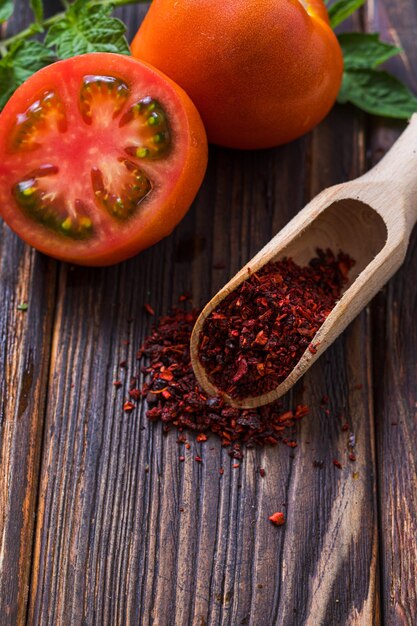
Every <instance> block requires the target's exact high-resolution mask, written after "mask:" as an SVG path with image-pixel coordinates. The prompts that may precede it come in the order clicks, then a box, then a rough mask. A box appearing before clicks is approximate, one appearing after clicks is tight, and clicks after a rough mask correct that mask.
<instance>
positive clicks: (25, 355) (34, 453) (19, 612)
mask: <svg viewBox="0 0 417 626" xmlns="http://www.w3.org/2000/svg"><path fill="white" fill-rule="evenodd" d="M15 8H16V11H15V15H14V18H13V19H12V20H11V22H10V25H9V32H12V31H16V30H20V28H22V27H23V26H24V25H25V24H26V23H27V22H28V20H29V19H30V9H29V6H28V3H27V2H23V1H16V2H15ZM55 270H56V267H55V263H54V262H53V261H50V260H47V259H46V258H45V257H43V256H41V255H38V254H35V253H34V252H33V251H31V250H30V249H29V248H28V247H26V246H24V245H23V244H22V242H21V241H19V240H18V239H17V237H16V236H15V235H13V234H12V233H11V232H10V230H9V229H8V228H7V227H6V226H4V224H3V223H1V225H0V302H1V309H0V466H1V472H0V622H1V624H2V626H3V625H4V626H7V625H9V624H24V623H25V620H26V611H27V599H28V593H29V584H30V569H31V555H32V547H33V531H34V524H35V514H36V504H37V495H38V481H39V461H40V450H41V443H42V437H43V418H44V409H45V402H46V381H47V376H48V367H49V355H50V340H51V326H52V320H53V313H54V287H55ZM22 303H26V304H27V305H28V309H27V311H22V310H19V309H18V306H19V305H20V304H22Z"/></svg>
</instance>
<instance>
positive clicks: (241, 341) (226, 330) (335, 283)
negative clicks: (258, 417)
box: [199, 250, 354, 399]
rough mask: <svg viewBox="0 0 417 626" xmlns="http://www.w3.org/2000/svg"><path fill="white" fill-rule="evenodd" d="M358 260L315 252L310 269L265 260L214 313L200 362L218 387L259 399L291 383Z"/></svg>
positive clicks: (204, 335)
mask: <svg viewBox="0 0 417 626" xmlns="http://www.w3.org/2000/svg"><path fill="white" fill-rule="evenodd" d="M353 264H354V261H353V260H352V259H351V258H350V257H349V256H348V255H347V254H344V253H343V252H340V253H339V254H338V255H337V256H335V255H334V254H333V252H332V251H331V250H326V251H323V250H317V257H315V258H313V259H312V260H311V261H310V263H309V265H307V266H306V267H300V266H299V265H297V264H296V263H294V261H293V260H292V259H290V258H285V259H283V260H281V261H277V262H273V263H272V262H270V263H267V264H266V265H265V266H264V267H262V268H261V269H260V270H259V271H258V272H256V273H255V274H252V275H251V276H250V277H249V278H248V279H247V280H246V281H245V282H243V283H242V284H241V285H240V286H239V287H238V288H237V289H236V290H235V291H233V292H232V293H230V294H229V295H228V296H227V297H226V298H225V299H224V300H223V301H222V302H221V303H220V304H219V306H218V307H217V308H216V309H215V310H214V311H213V312H212V313H211V315H210V316H209V317H208V318H207V320H206V321H205V323H204V326H203V330H202V332H201V335H200V343H199V357H200V360H201V363H202V364H203V366H204V368H205V369H206V372H207V375H208V377H209V379H210V380H211V382H212V383H213V384H214V385H215V386H216V387H217V389H219V390H221V391H223V392H225V393H227V394H228V395H229V396H230V397H232V398H239V399H241V398H247V397H252V396H258V395H261V394H263V393H266V392H268V391H271V390H272V389H275V387H277V386H278V385H279V384H280V383H282V382H283V380H285V378H287V376H288V375H289V374H290V372H291V371H292V370H293V369H294V367H295V365H296V364H297V362H298V361H299V360H300V358H301V356H302V355H303V353H304V352H305V351H306V350H307V349H309V350H310V352H312V353H313V354H315V353H316V352H317V345H318V344H314V345H313V344H312V343H311V342H312V340H313V338H314V335H315V334H316V333H317V331H318V329H319V328H320V326H321V325H322V324H323V322H324V320H325V319H326V317H327V316H328V315H329V313H330V312H331V310H332V309H333V307H334V305H335V303H336V301H337V300H338V299H339V298H340V296H341V294H342V290H343V287H344V285H345V284H346V283H347V280H348V279H347V276H348V272H349V270H350V268H351V267H352V265H353Z"/></svg>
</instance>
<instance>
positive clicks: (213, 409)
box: [137, 309, 308, 459]
mask: <svg viewBox="0 0 417 626" xmlns="http://www.w3.org/2000/svg"><path fill="white" fill-rule="evenodd" d="M197 317H198V311H196V310H192V311H184V310H182V309H174V310H173V311H172V312H171V313H170V314H169V315H166V316H164V317H161V318H160V319H159V321H157V322H156V323H155V325H154V326H153V328H152V331H151V334H150V335H149V337H148V338H147V339H146V340H145V342H144V344H143V346H142V348H141V349H140V350H139V352H138V355H137V356H138V359H139V360H141V361H142V360H145V361H146V363H147V364H146V365H143V366H142V368H141V369H142V372H143V373H144V374H145V375H146V381H145V384H144V385H143V387H142V391H141V392H142V395H143V396H144V397H146V399H147V402H148V406H149V408H148V410H147V417H148V418H149V419H150V420H151V421H158V420H160V421H162V422H163V423H164V430H165V431H168V430H170V428H171V427H173V426H174V427H176V428H177V429H178V430H179V431H182V430H184V429H190V430H192V431H195V432H196V433H198V436H199V440H200V441H203V439H204V437H202V434H204V433H208V432H210V431H211V432H213V433H215V434H217V435H218V436H219V437H220V438H221V441H222V444H223V445H224V446H226V447H230V448H231V450H230V452H229V454H230V455H231V456H232V457H233V458H235V459H240V458H242V456H243V454H242V445H245V446H247V447H254V446H255V445H264V444H276V443H278V442H283V443H286V444H287V445H288V446H290V447H294V446H295V445H296V444H295V442H294V441H293V440H290V439H287V438H286V437H285V433H286V432H287V433H288V430H289V429H291V428H292V427H293V426H294V425H295V423H296V422H297V421H298V420H300V419H301V418H302V417H303V416H304V415H306V414H307V413H308V407H307V406H305V405H298V406H296V407H295V409H294V410H286V411H283V408H282V405H281V403H280V402H279V401H277V402H275V403H272V404H269V405H267V406H264V407H260V408H258V409H236V408H233V407H231V406H229V405H228V404H226V402H225V401H224V400H223V399H222V398H220V397H211V396H208V395H207V394H206V393H205V392H204V391H203V390H202V389H201V387H200V386H199V385H198V383H197V380H196V378H195V375H194V371H193V368H192V365H191V358H190V337H191V332H192V329H193V326H194V323H195V321H196V319H197ZM180 437H181V436H180ZM179 439H180V438H179ZM181 442H183V440H182V439H181ZM185 447H186V448H189V444H186V445H185Z"/></svg>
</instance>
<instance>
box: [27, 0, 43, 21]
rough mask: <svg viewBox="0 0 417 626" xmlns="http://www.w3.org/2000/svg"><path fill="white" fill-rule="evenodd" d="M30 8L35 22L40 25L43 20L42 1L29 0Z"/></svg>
mask: <svg viewBox="0 0 417 626" xmlns="http://www.w3.org/2000/svg"><path fill="white" fill-rule="evenodd" d="M30 7H31V9H32V11H33V15H34V16H35V20H36V21H37V22H38V23H40V22H42V20H43V1H42V0H30Z"/></svg>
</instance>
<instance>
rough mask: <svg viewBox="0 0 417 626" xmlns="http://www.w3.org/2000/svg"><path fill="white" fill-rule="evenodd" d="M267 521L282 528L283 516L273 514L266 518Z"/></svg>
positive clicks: (282, 514)
mask: <svg viewBox="0 0 417 626" xmlns="http://www.w3.org/2000/svg"><path fill="white" fill-rule="evenodd" d="M268 519H269V521H270V522H272V523H273V524H275V526H282V525H283V524H285V515H284V513H281V512H277V513H273V514H272V515H270V516H269V517H268Z"/></svg>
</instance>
